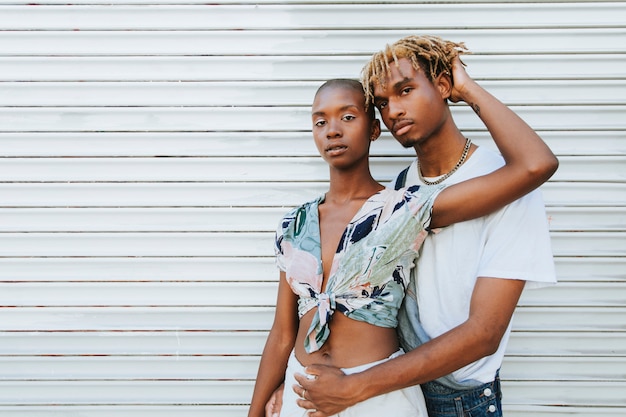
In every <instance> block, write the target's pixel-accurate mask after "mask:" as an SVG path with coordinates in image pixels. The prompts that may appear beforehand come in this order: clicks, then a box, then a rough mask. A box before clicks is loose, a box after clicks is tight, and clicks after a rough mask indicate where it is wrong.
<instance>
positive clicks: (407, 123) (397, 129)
mask: <svg viewBox="0 0 626 417" xmlns="http://www.w3.org/2000/svg"><path fill="white" fill-rule="evenodd" d="M411 125H413V121H412V120H398V121H397V122H395V123H394V124H393V127H392V129H391V130H392V131H393V133H394V134H395V135H397V136H401V135H403V134H405V133H406V132H407V131H408V130H409V129H410V127H411Z"/></svg>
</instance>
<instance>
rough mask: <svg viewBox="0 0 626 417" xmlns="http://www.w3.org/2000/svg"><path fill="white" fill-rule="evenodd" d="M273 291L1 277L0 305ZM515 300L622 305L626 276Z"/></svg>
mask: <svg viewBox="0 0 626 417" xmlns="http://www.w3.org/2000/svg"><path fill="white" fill-rule="evenodd" d="M270 278H272V277H270ZM276 292H277V284H276V283H275V282H258V283H252V282H212V283H198V282H190V283H179V282H171V283H170V282H168V283H160V282H151V283H123V282H118V283H108V282H107V283H78V282H71V283H32V284H31V283H20V284H17V283H0V306H11V307H15V306H19V307H22V306H26V307H35V306H114V307H123V306H139V307H141V306H145V307H149V306H152V307H155V306H168V307H170V306H182V307H191V306H250V307H254V306H269V307H271V306H273V305H274V303H275V301H276ZM519 305H520V306H526V307H534V306H541V307H546V306H554V307H558V306H564V307H572V306H581V307H601V306H606V307H626V282H624V283H610V282H608V283H559V284H558V285H556V286H551V287H547V288H543V289H541V290H529V291H526V292H524V294H523V295H522V297H521V300H520V302H519Z"/></svg>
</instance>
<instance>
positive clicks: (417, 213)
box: [275, 186, 443, 353]
mask: <svg viewBox="0 0 626 417" xmlns="http://www.w3.org/2000/svg"><path fill="white" fill-rule="evenodd" d="M442 188H443V187H442V186H436V187H433V186H421V187H420V186H412V187H409V188H404V189H401V190H392V189H385V190H382V191H380V192H378V193H376V194H374V195H373V196H371V197H370V198H369V199H368V200H367V201H366V202H365V203H364V204H363V206H362V207H361V208H360V209H359V211H358V212H357V214H356V215H355V216H354V217H353V219H352V220H351V221H350V223H348V226H347V227H346V229H345V230H344V233H343V235H342V237H341V239H340V241H339V245H338V247H337V250H336V252H335V255H334V259H333V263H332V266H331V269H330V273H329V277H328V282H327V284H326V289H325V290H323V291H322V280H323V269H322V256H321V255H322V251H321V242H320V226H319V211H318V205H319V204H321V203H322V202H323V201H324V196H322V197H319V198H317V199H316V200H313V201H310V202H308V203H305V204H303V205H302V206H300V207H298V208H295V209H293V210H291V211H290V212H289V213H287V214H286V215H285V216H284V217H283V219H282V220H281V222H280V224H279V227H278V230H277V232H276V241H275V242H276V244H275V251H276V264H277V266H278V267H279V269H281V270H282V271H284V272H285V274H286V277H287V282H288V283H289V285H290V287H291V289H292V290H293V292H294V293H295V294H297V295H298V296H299V299H298V315H299V316H300V318H302V316H303V315H304V314H306V313H307V312H308V311H310V310H312V309H313V308H315V307H317V312H316V314H315V316H314V317H313V321H312V323H311V327H310V328H309V331H308V333H307V337H306V338H305V341H304V347H305V350H306V351H307V352H308V353H311V352H315V351H317V350H319V348H320V347H321V346H322V345H323V344H324V342H326V340H327V339H328V337H329V335H330V328H329V322H330V319H331V317H332V314H333V312H334V311H335V310H338V311H340V312H341V313H343V314H344V315H345V316H347V317H349V318H352V319H354V320H359V321H363V322H367V323H370V324H373V325H375V326H380V327H389V328H393V327H396V326H397V315H398V309H399V308H400V304H401V303H402V299H403V297H404V290H405V288H406V286H407V285H408V282H409V276H410V270H411V268H412V267H413V265H414V260H415V258H416V257H417V254H418V250H419V248H420V246H421V244H422V242H423V241H424V239H425V238H426V236H427V234H428V232H427V229H426V228H427V227H428V225H429V223H430V214H431V210H432V206H433V202H434V200H435V198H436V196H437V194H438V193H439V191H441V189H442Z"/></svg>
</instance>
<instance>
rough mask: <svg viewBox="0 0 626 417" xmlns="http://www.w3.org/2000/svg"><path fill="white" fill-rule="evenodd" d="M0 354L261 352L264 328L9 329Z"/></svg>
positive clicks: (198, 353) (264, 335)
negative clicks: (153, 330)
mask: <svg viewBox="0 0 626 417" xmlns="http://www.w3.org/2000/svg"><path fill="white" fill-rule="evenodd" d="M0 337H1V338H2V344H0V355H5V356H6V355H10V354H13V355H16V356H23V355H59V356H61V355H70V356H76V355H94V356H98V355H169V356H175V355H213V356H215V357H217V358H221V357H220V356H217V355H260V354H261V352H262V350H263V346H264V344H265V339H266V338H267V332H255V331H246V332H219V331H185V330H183V329H181V330H177V331H159V332H142V331H129V332H119V331H116V332H89V333H79V332H9V333H0Z"/></svg>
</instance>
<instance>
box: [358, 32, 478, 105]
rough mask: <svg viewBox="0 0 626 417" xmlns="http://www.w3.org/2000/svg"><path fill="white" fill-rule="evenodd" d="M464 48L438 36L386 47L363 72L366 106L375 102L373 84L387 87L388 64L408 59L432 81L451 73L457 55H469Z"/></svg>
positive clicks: (417, 38)
mask: <svg viewBox="0 0 626 417" xmlns="http://www.w3.org/2000/svg"><path fill="white" fill-rule="evenodd" d="M467 53H469V51H468V50H467V48H466V47H465V44H463V43H462V42H461V43H456V42H452V41H446V40H444V39H441V38H440V37H438V36H432V35H421V36H407V37H405V38H402V39H400V40H399V41H397V42H395V43H393V44H392V45H387V46H386V47H385V49H384V50H383V51H380V52H377V53H375V54H374V56H372V59H370V62H368V63H367V64H366V65H365V67H363V70H362V71H361V81H362V84H363V89H364V90H365V98H366V105H367V106H369V105H370V104H372V103H373V101H374V83H377V84H379V85H381V86H382V87H385V78H386V77H387V76H388V75H389V71H390V68H389V64H390V63H391V62H392V61H393V62H394V63H395V64H396V65H398V60H399V59H401V58H407V59H408V60H410V61H411V63H412V64H413V68H415V70H416V71H419V70H422V71H424V73H425V74H426V76H427V77H428V79H429V80H430V81H433V80H434V79H435V78H437V76H438V75H439V74H441V73H442V72H447V73H452V61H453V60H454V58H455V57H456V56H457V55H461V54H467Z"/></svg>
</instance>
